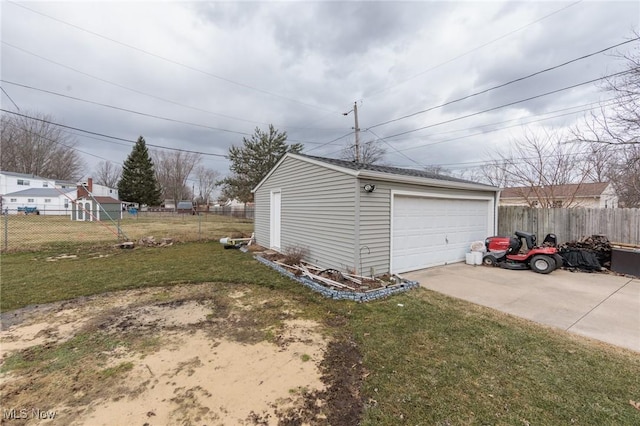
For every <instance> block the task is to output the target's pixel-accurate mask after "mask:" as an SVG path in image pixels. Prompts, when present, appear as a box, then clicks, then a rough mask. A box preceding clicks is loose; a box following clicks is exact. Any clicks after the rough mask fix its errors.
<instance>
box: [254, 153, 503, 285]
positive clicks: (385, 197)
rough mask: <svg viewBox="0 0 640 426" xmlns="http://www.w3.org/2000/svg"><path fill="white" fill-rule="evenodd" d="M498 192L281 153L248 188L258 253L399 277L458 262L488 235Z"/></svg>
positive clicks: (414, 173)
mask: <svg viewBox="0 0 640 426" xmlns="http://www.w3.org/2000/svg"><path fill="white" fill-rule="evenodd" d="M498 191H499V189H498V188H494V187H491V186H487V185H481V184H476V183H473V182H469V181H465V180H461V179H456V178H451V177H448V176H441V175H437V174H434V173H430V172H426V171H421V170H406V169H399V168H395V167H385V166H376V165H369V166H366V165H362V164H356V163H354V162H350V161H343V160H334V159H329V158H322V157H313V156H307V155H301V154H291V153H288V154H286V155H285V156H283V157H282V158H281V159H280V161H279V162H278V163H277V164H276V165H275V167H274V168H273V169H272V170H271V171H270V172H269V173H268V174H267V176H266V177H265V178H264V179H263V180H262V181H261V182H260V183H259V184H258V185H257V186H256V188H254V190H253V192H254V195H255V220H254V223H255V226H254V228H255V236H256V242H257V243H258V244H260V245H262V246H265V247H269V248H273V249H275V250H278V251H284V252H286V250H287V249H288V248H302V249H306V250H308V255H307V256H306V257H307V260H309V261H311V262H313V263H316V264H318V265H319V266H322V267H325V268H334V269H342V270H346V269H349V270H356V271H357V272H359V273H363V274H367V275H381V274H384V273H388V272H392V273H400V272H405V271H411V270H416V269H421V268H425V267H430V266H436V265H443V264H447V263H453V262H459V261H462V260H464V259H465V253H467V252H468V251H469V246H470V243H471V242H473V241H478V240H484V239H485V238H486V237H487V236H489V235H494V234H495V231H496V228H497V198H498Z"/></svg>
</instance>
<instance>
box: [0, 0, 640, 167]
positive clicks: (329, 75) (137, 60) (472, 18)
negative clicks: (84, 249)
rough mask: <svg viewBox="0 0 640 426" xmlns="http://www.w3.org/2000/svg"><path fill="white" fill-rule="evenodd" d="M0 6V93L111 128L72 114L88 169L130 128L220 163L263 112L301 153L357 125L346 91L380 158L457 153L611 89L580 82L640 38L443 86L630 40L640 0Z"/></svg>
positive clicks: (614, 66)
mask: <svg viewBox="0 0 640 426" xmlns="http://www.w3.org/2000/svg"><path fill="white" fill-rule="evenodd" d="M0 7H1V10H0V12H1V16H2V33H1V35H2V37H1V39H2V44H1V46H0V47H1V49H2V50H1V61H2V62H1V76H2V83H1V86H2V89H4V91H5V92H6V93H2V98H1V100H2V109H4V110H8V111H12V112H18V113H21V114H27V115H28V114H33V113H40V114H48V115H50V116H52V117H53V118H54V121H56V122H57V123H61V124H64V125H67V126H70V127H74V128H77V129H82V130H85V131H89V132H94V133H98V134H102V135H107V136H109V137H115V138H119V139H113V138H109V137H104V136H95V135H91V134H89V133H83V132H81V131H72V130H69V131H72V132H73V133H74V137H75V138H76V140H77V148H78V150H79V151H80V152H81V153H82V156H83V158H84V160H85V161H86V163H87V176H90V175H91V174H92V172H93V171H94V170H95V167H96V165H97V163H98V162H100V161H105V160H110V161H112V162H114V163H117V164H122V162H124V160H125V159H126V157H127V156H128V154H129V153H130V152H131V147H132V145H133V142H134V141H135V140H136V139H137V137H138V136H139V135H143V136H144V137H145V139H146V141H147V144H150V145H155V146H160V147H166V148H180V149H185V150H193V151H197V152H201V153H203V154H204V155H203V164H204V165H205V166H207V167H209V168H211V169H214V170H218V171H219V172H221V173H222V174H226V173H228V168H229V163H228V160H227V159H225V158H224V155H225V154H227V152H228V149H229V147H230V146H231V145H240V144H241V143H242V138H243V137H248V136H249V135H250V134H251V133H253V131H254V129H255V128H256V127H259V128H262V129H266V128H267V127H268V125H269V124H270V123H272V124H273V125H274V126H275V127H276V128H277V129H279V130H281V131H286V132H287V134H288V137H289V141H291V142H294V141H295V142H301V143H303V144H304V146H305V150H304V152H305V153H308V154H311V155H320V156H327V157H334V158H337V157H339V155H340V151H341V150H342V148H343V147H345V146H347V145H350V144H353V143H354V135H353V126H354V114H353V112H351V113H350V114H349V115H347V116H344V115H343V113H345V112H348V111H351V110H352V109H353V105H354V102H357V106H358V118H359V124H360V126H359V127H360V129H361V140H362V141H368V140H373V139H379V140H380V143H381V144H382V145H383V146H384V147H385V148H386V150H387V156H386V158H385V162H386V164H389V165H394V166H400V167H413V168H419V167H421V166H426V165H445V167H447V168H451V169H457V170H458V171H459V170H461V169H462V168H465V167H466V168H468V167H469V166H470V165H474V164H478V163H479V162H482V161H486V160H487V159H488V158H489V156H490V155H491V153H492V152H495V151H497V150H503V149H507V147H508V146H509V144H510V143H513V142H514V141H517V140H518V137H519V135H521V134H522V132H523V131H524V129H525V127H526V126H528V127H529V129H532V130H534V131H537V130H540V129H542V128H546V129H563V128H566V127H568V126H571V125H572V124H573V123H575V122H576V121H577V120H579V119H580V118H581V117H582V116H583V115H584V114H585V111H587V110H588V109H589V108H594V107H597V104H596V102H598V101H606V99H608V97H609V95H608V94H607V93H605V92H603V91H601V90H599V89H598V87H597V85H595V84H593V83H589V84H582V85H579V84H581V83H585V82H588V81H590V80H594V79H598V78H601V77H603V76H606V75H609V74H612V73H615V72H618V71H620V70H622V69H623V67H624V62H622V61H621V60H619V59H618V58H617V57H616V55H615V53H616V52H617V53H625V52H629V51H631V50H633V49H638V47H639V46H638V45H639V43H638V42H637V41H635V42H631V43H627V44H623V45H621V46H619V47H618V48H616V49H612V50H608V51H607V52H604V53H599V54H596V55H593V56H590V57H588V58H586V59H581V60H578V61H575V62H573V63H571V64H568V65H564V66H561V67H559V68H557V69H555V70H552V71H547V72H544V73H541V74H539V75H537V76H534V77H531V78H527V79H525V80H522V81H520V82H516V83H513V84H509V85H507V86H505V87H502V88H499V89H495V90H491V91H489V92H487V93H484V94H479V95H477V96H472V97H470V98H468V99H465V100H462V101H459V102H454V103H451V104H450V105H447V106H444V107H441V105H442V104H445V103H448V102H451V101H455V100H457V99H460V98H463V97H466V96H468V95H473V94H475V93H478V92H481V91H484V90H486V89H490V88H493V87H495V86H498V85H501V84H503V83H507V82H510V81H512V80H514V79H518V78H520V77H525V76H527V75H529V74H532V73H535V72H537V71H541V70H544V69H546V68H550V67H554V66H557V65H560V64H563V63H565V62H568V61H571V60H574V59H577V58H579V57H582V56H585V55H590V54H592V53H594V52H598V51H600V50H602V49H606V48H608V47H611V46H614V45H616V44H620V43H623V42H625V41H628V40H630V39H631V38H633V33H634V31H636V32H637V31H638V29H639V27H640V2H639V1H637V0H635V1H621V2H615V1H587V0H582V1H569V2H558V1H519V2H511V1H507V2H502V1H482V2H479V1H471V2H461V1H439V2H436V1H414V2H398V1H368V2H352V1H305V2H287V1H284V2H271V1H263V2H241V1H226V2H216V1H168V2H156V1H135V2H131V1H104V2H94V1H69V2H56V1H51V2H34V1H12V0H3V1H2V3H0ZM574 85H579V86H577V87H574V88H572V89H567V90H561V91H559V92H557V93H555V94H549V95H545V96H540V97H536V96H538V95H544V94H546V93H548V92H552V91H556V90H559V89H565V88H568V87H570V86H574ZM7 95H8V96H7ZM9 97H10V98H9ZM532 97H536V98H535V99H531V100H528V101H525V99H527V98H532ZM519 101H522V102H519ZM506 104H512V105H510V106H505V105H506ZM434 107H435V108H434ZM18 108H19V110H18ZM487 110H491V111H487ZM122 139H124V140H126V141H131V142H126V141H123V140H122ZM151 149H155V148H154V147H151Z"/></svg>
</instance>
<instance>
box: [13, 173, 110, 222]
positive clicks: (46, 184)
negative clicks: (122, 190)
mask: <svg viewBox="0 0 640 426" xmlns="http://www.w3.org/2000/svg"><path fill="white" fill-rule="evenodd" d="M89 194H90V195H89ZM87 196H93V197H109V198H112V199H115V200H118V190H117V189H114V188H109V187H107V186H104V185H98V184H94V183H93V180H92V179H91V178H88V179H87V180H86V181H83V182H80V183H76V182H69V181H58V180H55V179H47V178H43V177H40V176H36V175H31V174H25V173H14V172H0V198H1V200H2V201H1V209H2V211H5V210H6V211H7V212H8V213H9V214H18V213H20V212H21V211H22V210H23V209H24V208H35V209H36V210H37V211H38V214H45V215H63V216H66V215H71V213H72V210H73V208H72V207H73V206H72V204H73V203H74V202H75V200H76V199H78V198H79V197H87Z"/></svg>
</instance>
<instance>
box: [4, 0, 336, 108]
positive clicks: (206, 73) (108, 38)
mask: <svg viewBox="0 0 640 426" xmlns="http://www.w3.org/2000/svg"><path fill="white" fill-rule="evenodd" d="M7 3H11V4H13V5H15V6H18V7H21V8H23V9H25V10H28V11H30V12H32V13H35V14H37V15H40V16H44V17H45V18H48V19H51V20H53V21H56V22H59V23H61V24H64V25H68V26H70V27H72V28H75V29H77V30H80V31H83V32H85V33H88V34H91V35H93V36H96V37H100V38H102V39H104V40H107V41H110V42H112V43H116V44H119V45H121V46H124V47H127V48H129V49H133V50H135V51H137V52H140V53H144V54H145V55H149V56H152V57H154V58H157V59H160V60H163V61H165V62H169V63H171V64H174V65H178V66H180V67H183V68H186V69H188V70H191V71H195V72H198V73H201V74H204V75H207V76H209V77H213V78H215V79H218V80H220V81H224V82H225V83H229V84H233V85H236V86H239V87H243V88H245V89H249V90H253V91H256V92H259V93H262V94H266V95H269V96H273V97H276V98H280V99H283V100H286V101H289V102H294V103H297V104H299V105H304V106H307V107H310V108H314V109H319V110H323V111H327V112H328V111H332V110H330V109H327V108H324V107H320V106H317V105H312V104H308V103H306V102H302V101H299V100H297V99H293V98H289V97H286V96H283V95H279V94H277V93H274V92H270V91H268V90H263V89H259V88H257V87H253V86H250V85H248V84H244V83H239V82H237V81H234V80H231V79H228V78H225V77H221V76H219V75H216V74H213V73H210V72H208V71H204V70H201V69H199V68H196V67H193V66H190V65H186V64H183V63H182V62H178V61H176V60H173V59H170V58H167V57H165V56H161V55H158V54H156V53H152V52H149V51H148V50H145V49H142V48H139V47H136V46H133V45H131V44H127V43H124V42H122V41H118V40H115V39H113V38H110V37H107V36H105V35H102V34H100V33H96V32H94V31H91V30H88V29H86V28H83V27H80V26H78V25H75V24H72V23H70V22H67V21H64V20H62V19H59V18H55V17H53V16H50V15H47V14H45V13H43V12H39V11H37V10H34V9H31V8H29V7H27V6H25V5H23V4H19V3H16V2H15V1H12V0H7ZM332 112H335V113H338V111H332Z"/></svg>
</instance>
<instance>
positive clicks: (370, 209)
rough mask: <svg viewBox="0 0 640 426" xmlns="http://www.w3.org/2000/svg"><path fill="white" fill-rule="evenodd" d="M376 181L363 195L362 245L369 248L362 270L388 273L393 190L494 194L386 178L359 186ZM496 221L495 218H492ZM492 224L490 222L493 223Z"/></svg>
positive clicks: (363, 258) (364, 255) (362, 260)
mask: <svg viewBox="0 0 640 426" xmlns="http://www.w3.org/2000/svg"><path fill="white" fill-rule="evenodd" d="M366 183H373V184H375V185H376V189H375V191H374V192H372V193H364V192H363V193H362V194H361V195H360V247H365V246H366V247H368V248H369V250H370V252H371V254H367V250H366V249H365V250H363V251H362V252H361V253H362V259H361V263H362V272H363V273H364V274H369V273H370V272H371V271H372V270H373V271H374V272H375V274H376V275H381V274H384V273H388V272H389V261H390V254H391V253H390V251H391V240H390V236H391V191H392V190H394V191H411V192H416V193H420V192H423V193H424V192H429V193H432V194H433V193H436V194H446V195H455V194H457V195H460V196H465V195H475V196H478V195H481V196H489V197H493V195H494V193H493V192H482V191H465V190H458V189H448V188H438V187H433V186H423V185H411V184H404V183H393V182H385V181H373V180H369V179H362V180H361V181H360V187H362V186H364V185H365V184H366ZM491 220H493V218H492V219H491ZM490 223H491V222H490Z"/></svg>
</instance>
